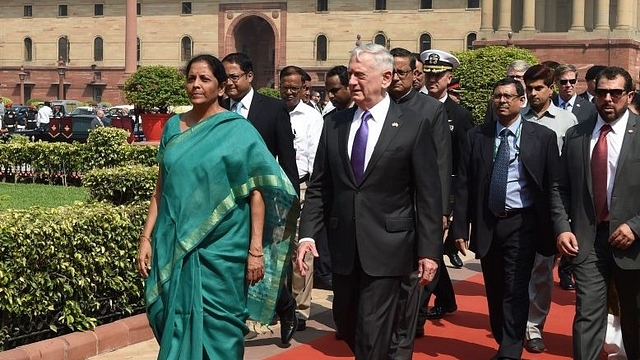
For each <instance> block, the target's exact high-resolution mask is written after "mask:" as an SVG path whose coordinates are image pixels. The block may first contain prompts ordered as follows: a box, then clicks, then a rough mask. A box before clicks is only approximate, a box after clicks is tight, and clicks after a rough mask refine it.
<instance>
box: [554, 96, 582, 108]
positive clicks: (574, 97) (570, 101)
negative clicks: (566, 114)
mask: <svg viewBox="0 0 640 360" xmlns="http://www.w3.org/2000/svg"><path fill="white" fill-rule="evenodd" d="M577 97H578V95H577V94H576V93H573V96H572V97H571V99H569V100H568V101H564V100H562V98H561V97H560V96H559V95H558V99H559V100H560V101H558V105H560V107H563V106H564V103H569V105H571V107H572V108H573V107H574V106H575V104H576V98H577Z"/></svg>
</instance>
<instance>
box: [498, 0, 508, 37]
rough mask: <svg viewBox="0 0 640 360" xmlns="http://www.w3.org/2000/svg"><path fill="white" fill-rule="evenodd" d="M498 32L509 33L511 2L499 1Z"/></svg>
mask: <svg viewBox="0 0 640 360" xmlns="http://www.w3.org/2000/svg"><path fill="white" fill-rule="evenodd" d="M498 31H511V0H500V16H499V17H498Z"/></svg>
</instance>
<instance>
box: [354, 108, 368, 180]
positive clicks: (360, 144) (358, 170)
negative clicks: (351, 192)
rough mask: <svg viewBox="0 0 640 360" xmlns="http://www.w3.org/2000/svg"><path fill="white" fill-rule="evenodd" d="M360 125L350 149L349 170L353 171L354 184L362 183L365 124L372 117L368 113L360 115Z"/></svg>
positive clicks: (365, 148)
mask: <svg viewBox="0 0 640 360" xmlns="http://www.w3.org/2000/svg"><path fill="white" fill-rule="evenodd" d="M361 118H362V123H361V124H360V127H359V128H358V131H356V136H355V137H354V138H353V147H352V148H351V168H352V169H353V176H354V177H355V179H356V183H358V184H359V183H360V182H361V181H362V176H363V175H364V159H365V154H366V150H367V139H368V138H369V124H368V123H367V122H368V121H369V120H370V119H371V118H373V116H372V115H371V113H370V112H369V111H365V112H363V113H362V117H361Z"/></svg>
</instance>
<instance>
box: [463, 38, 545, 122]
mask: <svg viewBox="0 0 640 360" xmlns="http://www.w3.org/2000/svg"><path fill="white" fill-rule="evenodd" d="M455 56H456V57H457V58H458V59H459V60H460V66H459V67H458V68H457V69H456V70H455V71H454V74H453V76H454V77H457V78H459V79H460V84H461V85H462V88H463V89H464V93H463V95H462V105H463V106H465V107H466V108H467V109H469V110H470V111H471V113H472V114H473V119H474V120H475V123H476V124H480V123H482V122H483V120H484V114H485V112H486V110H487V102H488V101H489V99H490V98H491V93H492V91H493V84H494V83H495V82H496V81H498V80H500V79H502V78H504V77H505V76H506V74H507V67H508V66H509V64H510V63H511V62H512V61H514V60H525V61H527V62H528V63H530V64H537V63H538V59H536V57H535V56H534V55H533V54H532V53H531V51H529V50H527V49H522V48H517V47H501V46H487V47H483V48H480V49H476V50H469V51H464V52H460V53H456V54H455Z"/></svg>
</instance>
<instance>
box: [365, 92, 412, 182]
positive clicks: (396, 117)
mask: <svg viewBox="0 0 640 360" xmlns="http://www.w3.org/2000/svg"><path fill="white" fill-rule="evenodd" d="M387 96H388V95H387ZM401 117H402V111H401V110H400V107H399V106H398V105H396V103H394V102H393V101H391V102H390V104H389V111H388V112H387V118H386V119H385V120H384V122H383V123H382V130H381V131H380V137H379V138H378V142H377V143H376V146H375V147H374V148H373V153H372V154H371V159H369V163H368V164H367V167H366V168H365V170H364V175H363V177H362V182H364V181H366V179H367V176H368V175H369V173H371V171H372V169H373V168H374V167H375V166H376V163H377V162H378V160H380V158H381V157H382V154H383V153H384V151H385V149H386V148H387V147H388V146H389V143H390V142H391V140H393V138H394V137H395V136H396V134H397V133H398V129H400V127H402V120H401Z"/></svg>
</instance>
